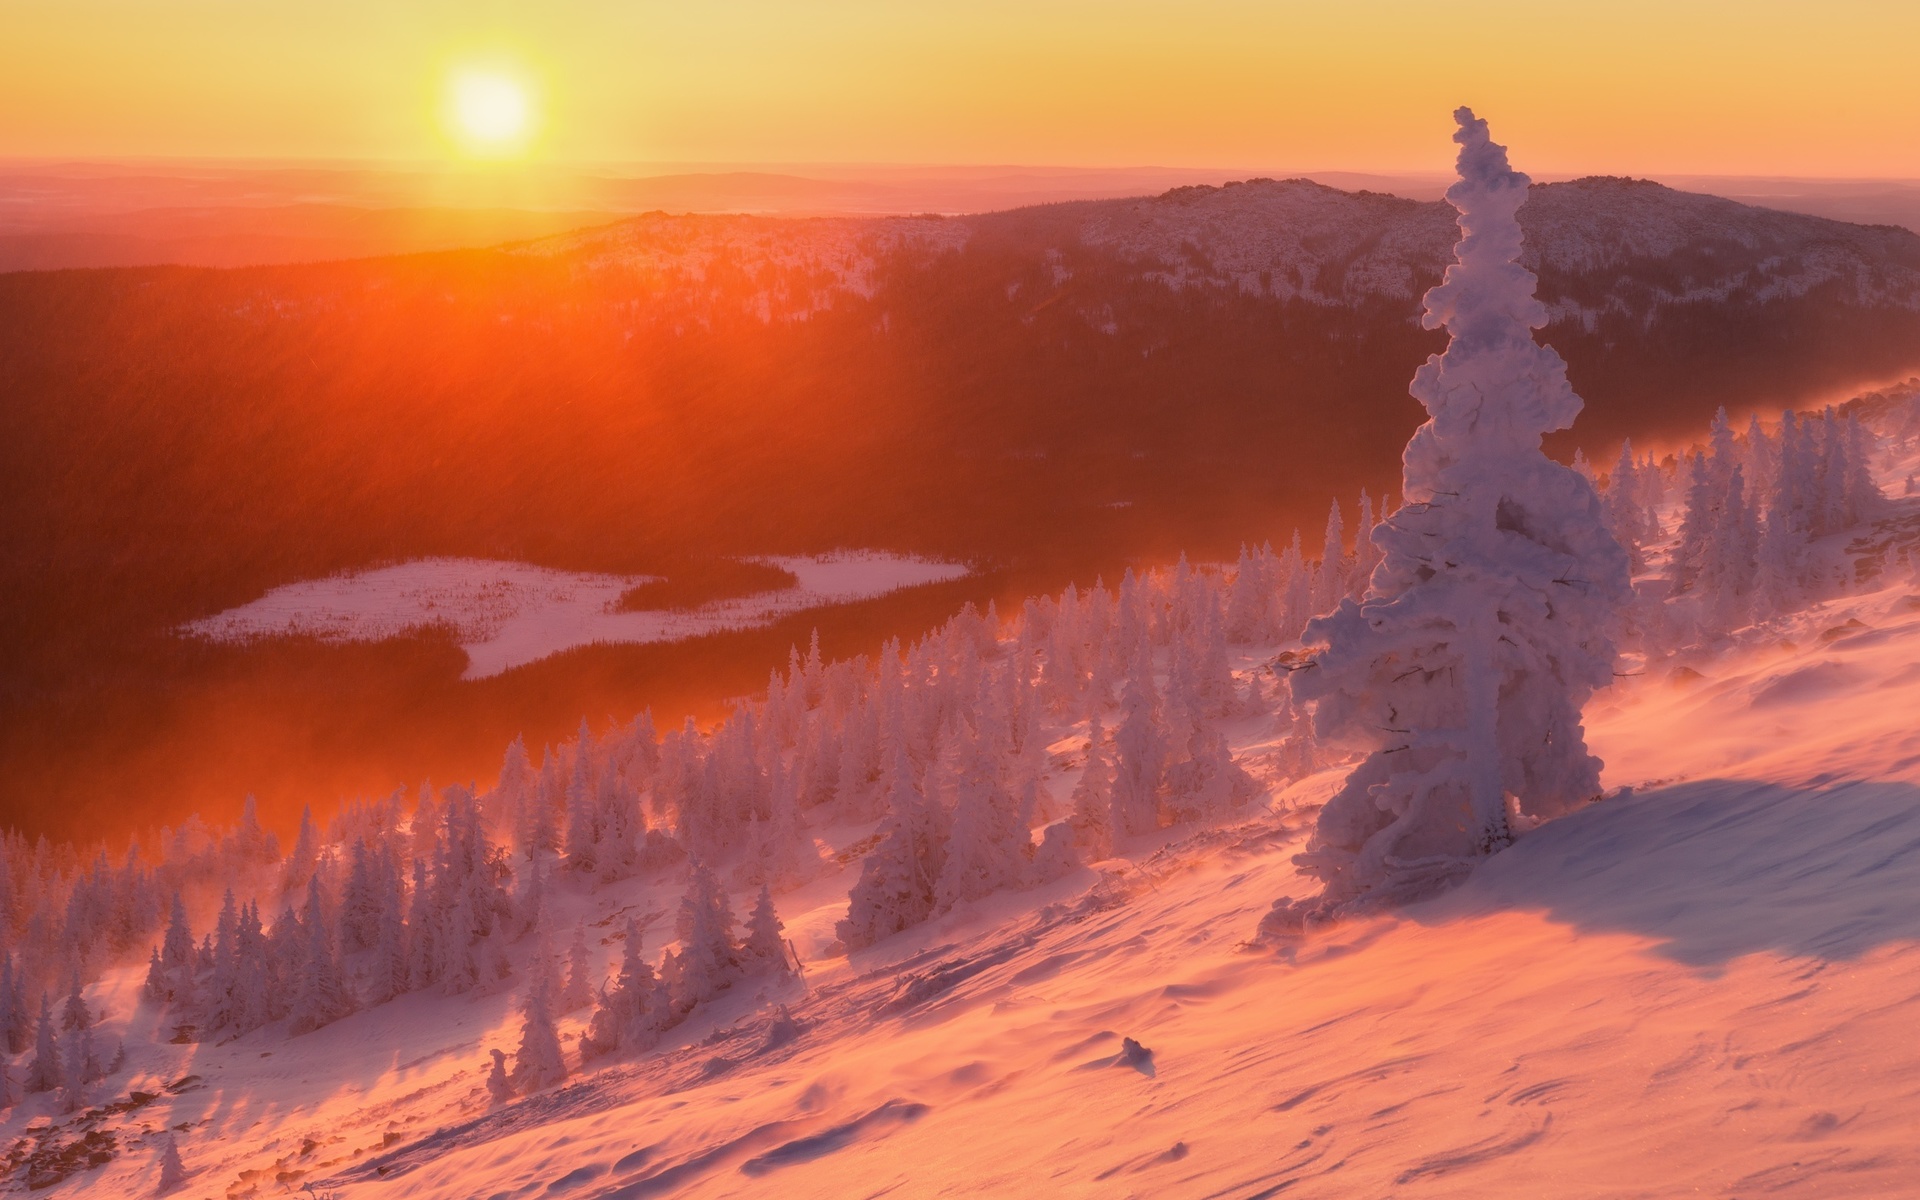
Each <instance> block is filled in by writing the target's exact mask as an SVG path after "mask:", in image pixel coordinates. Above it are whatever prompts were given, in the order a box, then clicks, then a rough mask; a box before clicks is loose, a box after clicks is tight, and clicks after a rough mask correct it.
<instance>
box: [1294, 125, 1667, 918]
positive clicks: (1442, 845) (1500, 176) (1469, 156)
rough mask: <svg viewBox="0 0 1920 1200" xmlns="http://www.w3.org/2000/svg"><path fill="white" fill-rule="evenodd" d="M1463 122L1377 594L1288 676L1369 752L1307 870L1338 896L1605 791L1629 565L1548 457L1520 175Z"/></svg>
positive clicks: (1471, 852)
mask: <svg viewBox="0 0 1920 1200" xmlns="http://www.w3.org/2000/svg"><path fill="white" fill-rule="evenodd" d="M1455 116H1456V118H1457V120H1458V121H1459V124H1460V130H1459V132H1458V133H1457V134H1456V135H1455V138H1454V140H1455V141H1456V142H1458V143H1459V144H1460V147H1461V150H1460V162H1459V167H1460V180H1459V182H1457V183H1455V184H1454V185H1453V186H1452V187H1451V188H1449V189H1448V192H1447V198H1448V199H1449V200H1450V201H1452V203H1453V205H1454V207H1455V208H1457V209H1459V210H1460V228H1461V233H1462V237H1461V241H1460V243H1459V245H1458V247H1457V261H1456V262H1455V263H1454V265H1452V266H1451V267H1449V268H1448V269H1447V274H1446V278H1445V280H1444V281H1443V282H1442V283H1441V284H1440V285H1439V286H1438V287H1436V288H1434V289H1433V290H1432V291H1430V292H1428V293H1427V296H1426V315H1425V318H1424V324H1425V325H1426V327H1427V328H1435V327H1438V326H1441V325H1444V326H1446V327H1447V329H1448V332H1449V334H1450V335H1451V337H1450V341H1449V344H1448V347H1447V349H1446V351H1445V353H1443V354H1441V355H1437V356H1434V357H1432V358H1429V359H1428V360H1427V362H1426V364H1425V365H1424V366H1422V367H1421V368H1420V370H1419V371H1418V373H1416V375H1415V376H1414V382H1413V386H1412V392H1413V394H1414V396H1415V397H1416V398H1417V399H1419V400H1420V401H1421V403H1422V404H1423V405H1425V406H1426V408H1427V411H1428V413H1429V414H1430V419H1429V420H1428V422H1427V423H1426V424H1424V425H1422V426H1421V427H1420V429H1419V430H1418V431H1417V432H1416V433H1415V434H1414V436H1413V438H1412V440H1411V441H1410V442H1409V443H1408V445H1407V450H1406V455H1405V464H1404V466H1405V482H1404V485H1403V488H1402V492H1403V494H1404V495H1405V497H1406V500H1407V503H1406V504H1404V505H1403V506H1402V507H1401V508H1400V509H1399V510H1398V512H1396V513H1395V515H1394V517H1393V519H1392V521H1390V522H1389V523H1388V525H1387V527H1386V528H1384V529H1382V530H1381V532H1380V534H1379V535H1378V538H1379V541H1380V543H1381V548H1382V550H1383V551H1384V554H1385V559H1384V561H1383V562H1382V564H1381V566H1380V567H1379V568H1378V569H1377V570H1376V571H1375V572H1374V582H1373V588H1372V589H1371V590H1370V592H1369V594H1368V597H1367V599H1366V600H1365V601H1364V602H1362V603H1358V604H1356V603H1354V602H1352V601H1347V602H1345V603H1343V604H1342V605H1341V606H1340V608H1339V609H1338V610H1337V611H1335V612H1334V613H1333V614H1332V615H1330V616H1327V617H1322V618H1319V619H1317V620H1315V621H1314V622H1313V623H1312V624H1310V625H1309V626H1308V627H1307V633H1306V637H1307V640H1308V642H1309V643H1310V644H1312V645H1314V646H1315V647H1317V649H1316V650H1315V651H1314V653H1313V655H1312V658H1311V660H1310V661H1311V663H1312V664H1313V669H1310V670H1299V671H1295V672H1293V674H1292V676H1291V679H1292V684H1293V690H1294V695H1295V697H1296V698H1297V699H1302V700H1308V701H1312V702H1313V703H1314V705H1315V712H1314V724H1315V729H1316V731H1317V732H1318V733H1319V734H1320V735H1321V736H1322V737H1323V738H1327V739H1331V740H1333V741H1335V742H1336V743H1339V744H1342V745H1344V746H1345V747H1347V748H1350V749H1352V750H1357V751H1360V752H1362V753H1364V754H1366V758H1365V759H1364V760H1363V761H1362V763H1361V765H1360V766H1359V767H1358V768H1357V769H1356V770H1355V771H1354V772H1353V773H1352V774H1351V775H1350V776H1349V777H1348V780H1347V783H1346V786H1345V787H1344V788H1342V790H1341V791H1340V792H1339V793H1338V794H1336V795H1335V796H1334V797H1333V798H1332V799H1331V800H1329V801H1328V802H1327V804H1326V805H1325V806H1324V807H1323V808H1322V810H1321V813H1320V818H1319V823H1318V825H1317V827H1316V829H1315V832H1314V835H1313V839H1312V841H1311V842H1310V843H1309V846H1308V850H1307V853H1306V854H1304V855H1302V856H1301V858H1300V859H1299V860H1298V861H1300V863H1301V865H1302V866H1303V868H1304V869H1305V870H1307V871H1309V872H1310V873H1313V874H1315V875H1317V876H1319V877H1320V878H1321V879H1322V880H1323V881H1324V882H1325V883H1326V886H1327V892H1326V896H1325V898H1324V899H1325V902H1326V903H1329V904H1338V903H1342V902H1345V901H1349V900H1352V899H1354V898H1356V897H1358V896H1360V895H1362V894H1363V893H1368V892H1377V893H1378V894H1379V895H1381V896H1384V897H1389V898H1390V897H1392V896H1395V895H1409V894H1416V893H1417V892H1419V891H1420V890H1421V889H1423V888H1427V887H1431V886H1433V885H1434V884H1435V883H1436V882H1442V881H1444V880H1445V879H1447V878H1451V877H1452V876H1454V875H1457V874H1458V873H1459V871H1461V870H1463V869H1464V867H1465V864H1467V863H1469V862H1470V861H1471V859H1472V858H1473V857H1474V856H1476V855H1480V854H1485V853H1489V852H1491V851H1494V850H1497V849H1499V848H1500V847H1502V846H1504V845H1505V844H1507V842H1508V840H1509V838H1510V833H1509V829H1508V819H1507V811H1508V805H1509V803H1512V804H1515V805H1517V806H1518V808H1519V809H1520V811H1521V812H1523V813H1525V814H1527V815H1529V816H1531V817H1535V818H1546V817H1551V816H1555V815H1558V814H1560V813H1562V812H1565V811H1566V810H1567V809H1569V808H1570V807H1571V806H1573V805H1576V804H1579V803H1582V802H1584V801H1586V800H1588V799H1589V798H1591V797H1593V796H1594V795H1596V794H1597V793H1598V791H1599V767H1600V763H1599V761H1598V760H1597V759H1595V758H1594V757H1593V756H1592V755H1591V754H1589V753H1588V752H1587V749H1586V745H1585V739H1584V736H1583V731H1582V729H1581V725H1580V709H1581V706H1582V705H1583V704H1584V703H1585V701H1586V699H1587V697H1588V696H1589V695H1590V694H1591V693H1592V692H1593V690H1594V689H1596V688H1599V687H1604V686H1606V685H1607V684H1608V683H1610V682H1611V681H1612V666H1613V645H1612V643H1611V641H1610V639H1609V630H1610V627H1611V624H1612V621H1613V619H1614V612H1615V610H1616V609H1617V608H1618V607H1619V606H1621V605H1623V604H1624V603H1625V601H1626V599H1627V597H1628V595H1629V594H1630V582H1629V575H1628V561H1627V555H1626V552H1625V551H1624V550H1622V549H1621V548H1620V545H1619V543H1618V542H1616V541H1615V540H1614V538H1613V536H1612V535H1611V534H1610V533H1608V532H1607V528H1606V525H1605V522H1604V519H1603V516H1602V513H1601V509H1600V502H1599V498H1598V497H1597V496H1596V495H1595V493H1594V490H1593V486H1592V485H1591V484H1590V483H1589V482H1588V481H1587V480H1586V479H1585V478H1584V477H1582V476H1581V475H1580V474H1579V473H1578V472H1575V471H1573V470H1571V469H1569V468H1567V467H1564V466H1561V465H1560V464H1558V463H1555V462H1553V461H1552V460H1550V459H1548V458H1547V457H1546V456H1545V455H1544V454H1542V453H1541V451H1540V438H1541V436H1542V435H1543V434H1545V433H1547V432H1549V431H1552V430H1556V429H1563V428H1566V427H1567V426H1569V425H1570V424H1571V423H1572V421H1573V418H1574V416H1575V414H1576V413H1578V412H1579V410H1580V398H1579V397H1578V396H1577V395H1575V394H1574V392H1573V389H1572V387H1571V386H1569V384H1568V383H1567V379H1566V366H1565V363H1564V362H1562V361H1561V359H1560V357H1559V355H1557V354H1555V353H1554V352H1553V351H1552V350H1551V349H1549V348H1547V347H1545V346H1542V345H1540V344H1538V343H1537V342H1536V341H1535V340H1534V338H1533V330H1534V329H1536V328H1539V327H1541V326H1543V325H1544V324H1546V319H1547V314H1546V309H1545V307H1544V306H1543V305H1542V304H1541V303H1540V302H1539V300H1537V299H1536V298H1535V297H1534V295H1533V291H1534V279H1533V276H1532V274H1531V272H1529V271H1527V270H1526V269H1525V268H1524V267H1523V266H1521V265H1520V263H1519V261H1518V260H1519V258H1520V250H1521V230H1520V224H1519V222H1518V221H1517V220H1516V219H1515V215H1514V214H1515V211H1516V210H1517V209H1518V208H1519V206H1520V205H1521V203H1523V202H1524V201H1525V199H1526V197H1527V187H1528V179H1527V177H1526V176H1525V175H1522V174H1520V173H1519V172H1517V171H1514V170H1512V169H1511V168H1510V167H1509V166H1508V164H1507V156H1506V150H1505V148H1504V147H1502V146H1499V145H1497V144H1495V143H1494V142H1493V141H1492V140H1491V139H1490V138H1489V137H1488V136H1487V127H1486V122H1484V121H1481V120H1479V119H1477V118H1475V117H1474V115H1473V114H1472V112H1471V111H1469V110H1467V109H1465V108H1462V109H1460V110H1459V111H1458V112H1457V113H1456V114H1455ZM1509 797H1511V798H1512V799H1511V800H1509ZM1463 815H1464V817H1465V819H1462V818H1463Z"/></svg>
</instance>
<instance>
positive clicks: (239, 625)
mask: <svg viewBox="0 0 1920 1200" xmlns="http://www.w3.org/2000/svg"><path fill="white" fill-rule="evenodd" d="M756 561H760V562H766V563H770V564H772V565H774V566H777V567H780V568H782V569H783V570H786V571H789V572H791V573H792V574H793V575H794V577H795V578H796V579H797V580H798V581H799V582H798V583H797V584H796V585H794V586H792V587H787V588H782V589H779V590H777V591H770V592H761V593H758V594H756V595H751V596H741V597H735V598H732V599H727V600H718V601H714V602H713V603H710V604H705V605H702V606H700V607H698V608H695V609H691V610H686V611H681V610H666V609H659V610H651V611H642V612H620V611H618V605H619V602H620V597H621V596H622V595H623V594H625V593H626V592H627V591H628V590H629V589H631V588H634V587H637V586H639V585H640V584H643V583H647V582H649V581H651V580H652V579H653V578H654V577H653V576H648V575H605V574H591V573H585V572H577V571H556V570H551V569H549V568H546V567H536V566H531V565H529V564H527V563H515V562H493V561H488V560H485V559H473V558H423V559H418V560H416V561H414V562H409V563H402V564H400V565H398V566H392V567H379V568H375V569H373V570H368V571H349V572H346V573H345V574H341V575H333V576H329V577H327V578H325V579H316V580H310V581H308V582H305V583H293V584H287V585H286V586H284V587H277V588H275V589H273V590H272V591H270V592H268V593H267V594H266V595H264V596H262V597H260V598H259V599H258V600H255V601H253V602H252V603H250V604H243V605H241V606H240V607H238V608H231V609H228V610H227V611H226V612H223V613H219V614H218V615H215V616H211V617H206V618H203V619H202V620H199V621H195V622H193V623H191V624H189V625H187V626H185V627H184V628H183V629H182V632H183V633H185V634H187V635H189V636H192V637H198V638H204V639H206V640H208V641H215V642H246V641H252V640H255V639H258V638H266V637H279V636H294V637H314V638H319V639H320V640H322V641H328V642H353V641H381V640H383V639H386V638H390V637H398V636H400V635H401V634H404V633H407V632H409V631H411V630H416V629H427V628H432V627H435V626H441V627H445V628H448V629H450V630H452V631H453V634H454V636H455V637H456V638H457V639H458V640H459V642H460V646H461V648H462V649H463V650H465V651H466V652H467V669H466V672H465V673H464V674H463V675H462V678H464V679H485V678H487V677H489V676H492V675H498V674H500V673H501V672H503V671H509V670H512V669H513V668H514V667H518V666H523V665H525V664H527V663H530V662H535V661H538V660H539V659H542V658H546V657H547V656H548V655H552V654H558V653H560V652H561V651H563V650H570V649H572V648H574V647H575V646H585V645H590V644H593V643H596V642H634V643H647V642H674V641H682V640H684V639H687V638H695V637H703V636H705V635H707V634H712V633H720V632H724V631H726V630H730V629H750V628H753V627H755V626H759V625H768V624H771V623H773V622H774V621H777V620H779V619H780V618H782V617H786V616H790V615H792V614H793V613H797V612H802V611H804V610H806V609H809V608H818V607H821V606H823V605H828V604H850V603H853V602H855V601H859V600H868V599H872V598H873V597H875V596H881V595H885V594H886V593H888V592H892V591H897V590H899V589H901V588H909V587H921V586H924V585H926V584H930V583H943V582H946V581H947V580H952V579H959V578H961V577H962V576H965V575H966V574H967V573H968V568H967V567H965V566H963V565H961V564H958V563H947V562H934V561H930V560H926V559H920V558H911V557H907V556H904V555H895V554H884V553H878V552H872V551H850V552H842V553H837V554H826V555H815V556H809V557H769V558H763V559H758V560H756Z"/></svg>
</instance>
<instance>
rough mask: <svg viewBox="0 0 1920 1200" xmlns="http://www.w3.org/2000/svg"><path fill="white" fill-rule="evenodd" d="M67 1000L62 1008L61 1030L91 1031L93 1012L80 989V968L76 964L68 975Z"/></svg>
mask: <svg viewBox="0 0 1920 1200" xmlns="http://www.w3.org/2000/svg"><path fill="white" fill-rule="evenodd" d="M67 979H68V985H67V1000H66V1003H64V1004H62V1005H61V1006H60V1028H62V1029H91V1028H93V1012H92V1010H91V1009H89V1008H88V1007H87V999H86V996H85V995H84V994H82V992H81V989H80V966H79V964H78V963H76V964H74V966H73V968H72V970H71V971H69V972H68V975H67Z"/></svg>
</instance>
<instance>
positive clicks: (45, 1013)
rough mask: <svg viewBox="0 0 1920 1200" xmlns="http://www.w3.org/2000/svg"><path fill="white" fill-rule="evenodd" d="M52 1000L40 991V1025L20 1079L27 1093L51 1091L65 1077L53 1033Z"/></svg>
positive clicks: (58, 1048) (57, 1044)
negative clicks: (25, 1068) (23, 1075)
mask: <svg viewBox="0 0 1920 1200" xmlns="http://www.w3.org/2000/svg"><path fill="white" fill-rule="evenodd" d="M53 1030H54V1016H53V1001H52V1000H51V999H50V998H49V997H48V996H47V994H46V993H45V992H41V993H40V1025H39V1029H38V1031H37V1032H36V1033H35V1035H34V1044H33V1058H32V1060H31V1061H29V1062H28V1063H27V1075H26V1078H25V1079H24V1080H22V1086H24V1087H25V1088H26V1090H27V1093H28V1094H29V1095H32V1094H34V1093H37V1092H51V1091H53V1090H54V1089H55V1088H57V1087H59V1086H60V1081H61V1080H62V1079H64V1078H65V1077H66V1075H65V1072H64V1071H63V1070H62V1069H61V1062H60V1046H59V1043H58V1042H57V1041H56V1040H55V1038H54V1034H53Z"/></svg>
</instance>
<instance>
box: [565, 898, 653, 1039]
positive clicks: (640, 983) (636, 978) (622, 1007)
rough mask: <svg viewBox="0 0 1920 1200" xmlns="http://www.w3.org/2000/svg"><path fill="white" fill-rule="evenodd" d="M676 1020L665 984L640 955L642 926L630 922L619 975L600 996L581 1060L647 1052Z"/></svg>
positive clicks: (621, 956) (585, 1034)
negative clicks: (616, 1054)
mask: <svg viewBox="0 0 1920 1200" xmlns="http://www.w3.org/2000/svg"><path fill="white" fill-rule="evenodd" d="M674 1017H675V1014H674V1012H673V1004H672V1001H671V999H670V998H669V997H668V995H667V985H666V982H665V981H664V980H662V979H661V978H660V977H659V976H657V975H655V974H654V971H653V967H652V966H650V965H649V964H648V962H647V960H646V957H645V956H644V955H643V954H642V953H641V939H640V924H639V922H637V921H629V922H627V930H626V940H625V942H624V943H623V945H622V948H621V954H620V973H619V974H618V975H616V976H615V977H614V980H613V985H612V986H611V987H609V988H606V989H604V990H603V991H602V992H601V994H600V1003H599V1004H598V1005H597V1006H596V1007H595V1008H594V1010H593V1019H592V1021H591V1022H589V1023H588V1026H587V1032H586V1033H584V1034H582V1035H581V1037H580V1052H581V1058H582V1059H587V1058H597V1057H599V1056H601V1055H606V1054H612V1053H613V1052H614V1051H616V1050H629V1051H632V1050H645V1049H647V1048H648V1047H650V1046H652V1045H653V1043H654V1040H655V1039H656V1038H658V1037H659V1036H660V1032H661V1031H662V1030H663V1029H666V1028H667V1027H668V1026H670V1025H672V1024H673V1021H674Z"/></svg>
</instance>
